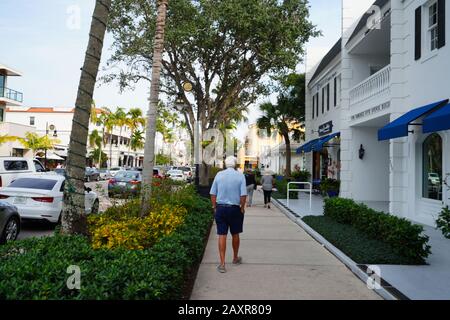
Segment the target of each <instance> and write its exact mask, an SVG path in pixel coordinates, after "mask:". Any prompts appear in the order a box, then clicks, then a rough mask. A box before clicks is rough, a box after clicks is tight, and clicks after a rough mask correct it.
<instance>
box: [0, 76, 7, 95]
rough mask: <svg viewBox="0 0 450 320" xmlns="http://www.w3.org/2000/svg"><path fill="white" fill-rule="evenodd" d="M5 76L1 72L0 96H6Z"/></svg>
mask: <svg viewBox="0 0 450 320" xmlns="http://www.w3.org/2000/svg"><path fill="white" fill-rule="evenodd" d="M5 82H6V79H5V76H4V75H2V74H0V97H4V96H5Z"/></svg>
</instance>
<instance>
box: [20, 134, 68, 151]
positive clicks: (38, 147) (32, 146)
mask: <svg viewBox="0 0 450 320" xmlns="http://www.w3.org/2000/svg"><path fill="white" fill-rule="evenodd" d="M14 140H17V141H19V142H20V143H21V144H22V145H23V146H24V147H25V148H26V149H29V150H31V151H33V156H36V154H37V152H38V151H45V150H51V149H54V147H55V145H56V144H58V143H59V142H60V140H58V139H54V138H50V137H49V136H47V135H44V136H39V135H38V134H37V133H34V132H27V133H26V134H25V138H15V139H14Z"/></svg>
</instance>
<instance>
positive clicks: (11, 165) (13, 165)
mask: <svg viewBox="0 0 450 320" xmlns="http://www.w3.org/2000/svg"><path fill="white" fill-rule="evenodd" d="M4 166H5V170H6V171H20V170H28V163H27V162H26V161H21V160H19V161H15V160H5V162H4Z"/></svg>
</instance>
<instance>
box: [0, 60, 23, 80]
mask: <svg viewBox="0 0 450 320" xmlns="http://www.w3.org/2000/svg"><path fill="white" fill-rule="evenodd" d="M0 70H4V71H6V75H7V76H9V77H21V76H22V73H21V72H20V71H18V70H15V69H13V68H10V67H8V66H5V65H4V64H1V63H0Z"/></svg>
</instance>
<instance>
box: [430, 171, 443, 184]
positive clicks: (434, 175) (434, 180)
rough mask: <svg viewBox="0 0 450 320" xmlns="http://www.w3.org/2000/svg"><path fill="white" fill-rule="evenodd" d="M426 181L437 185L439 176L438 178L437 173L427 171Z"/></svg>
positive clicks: (439, 179) (439, 181)
mask: <svg viewBox="0 0 450 320" xmlns="http://www.w3.org/2000/svg"><path fill="white" fill-rule="evenodd" d="M428 181H429V182H430V184H432V185H438V184H440V183H441V178H439V175H438V174H437V173H434V172H430V173H428Z"/></svg>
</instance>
